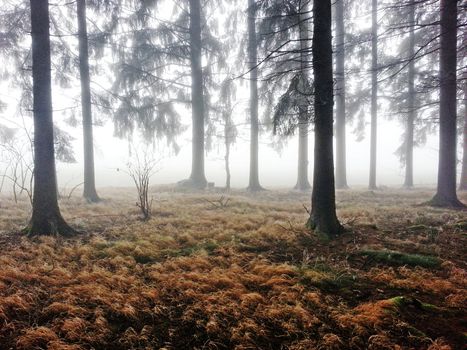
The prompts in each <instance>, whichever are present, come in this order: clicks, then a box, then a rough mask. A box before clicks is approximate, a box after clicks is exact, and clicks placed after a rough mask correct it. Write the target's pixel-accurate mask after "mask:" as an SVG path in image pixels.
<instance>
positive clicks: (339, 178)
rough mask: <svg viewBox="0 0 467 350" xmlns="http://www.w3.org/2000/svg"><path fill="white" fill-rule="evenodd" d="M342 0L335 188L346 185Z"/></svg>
mask: <svg viewBox="0 0 467 350" xmlns="http://www.w3.org/2000/svg"><path fill="white" fill-rule="evenodd" d="M344 40H345V32H344V0H336V188H339V189H345V188H348V185H347V162H346V154H345V152H346V148H345V72H344V70H345V46H344V45H345V42H344Z"/></svg>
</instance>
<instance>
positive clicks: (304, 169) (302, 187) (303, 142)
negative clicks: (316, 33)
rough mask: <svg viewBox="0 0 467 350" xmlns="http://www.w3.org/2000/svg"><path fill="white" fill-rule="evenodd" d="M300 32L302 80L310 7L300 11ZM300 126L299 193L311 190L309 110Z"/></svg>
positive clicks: (301, 111) (301, 109)
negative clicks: (309, 178) (309, 177)
mask: <svg viewBox="0 0 467 350" xmlns="http://www.w3.org/2000/svg"><path fill="white" fill-rule="evenodd" d="M299 11H300V15H299V31H300V72H301V74H302V79H303V80H307V79H308V55H307V49H308V47H309V36H308V19H309V15H308V6H306V5H305V6H303V7H302V8H301V9H299ZM298 119H299V124H298V173H297V184H296V185H295V189H296V190H299V191H307V190H309V189H310V188H311V185H310V182H309V181H308V126H309V123H310V122H309V120H310V119H309V117H308V112H307V108H305V107H303V106H300V107H299V116H298Z"/></svg>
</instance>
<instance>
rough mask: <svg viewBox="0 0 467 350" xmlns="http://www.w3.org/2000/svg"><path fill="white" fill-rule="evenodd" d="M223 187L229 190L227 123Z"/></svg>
mask: <svg viewBox="0 0 467 350" xmlns="http://www.w3.org/2000/svg"><path fill="white" fill-rule="evenodd" d="M225 128H226V129H225V130H226V132H225V134H224V136H225V157H224V159H225V189H226V190H227V191H228V190H230V140H229V138H228V137H229V135H228V132H227V124H226V126H225Z"/></svg>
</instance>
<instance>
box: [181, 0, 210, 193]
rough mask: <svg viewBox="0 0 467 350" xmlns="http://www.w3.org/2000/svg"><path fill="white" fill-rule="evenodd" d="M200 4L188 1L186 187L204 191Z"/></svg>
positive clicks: (196, 1) (198, 0) (191, 0)
mask: <svg viewBox="0 0 467 350" xmlns="http://www.w3.org/2000/svg"><path fill="white" fill-rule="evenodd" d="M201 46H202V44H201V3H200V0H190V64H191V104H192V123H193V125H192V128H193V129H192V132H193V139H192V163H191V175H190V178H189V180H188V181H187V183H186V185H188V186H189V187H193V188H197V189H204V188H206V185H207V180H206V176H205V172H204V114H205V111H204V94H203V85H204V84H203V69H202V66H201Z"/></svg>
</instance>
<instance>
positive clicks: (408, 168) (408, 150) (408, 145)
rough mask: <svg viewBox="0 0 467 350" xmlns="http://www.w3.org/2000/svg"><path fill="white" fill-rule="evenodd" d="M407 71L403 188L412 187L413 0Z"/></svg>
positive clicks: (410, 16)
mask: <svg viewBox="0 0 467 350" xmlns="http://www.w3.org/2000/svg"><path fill="white" fill-rule="evenodd" d="M409 11H410V13H409V25H410V32H409V55H408V56H409V59H410V61H409V67H408V68H409V72H408V100H407V125H406V130H405V181H404V187H405V188H412V187H413V147H414V141H413V140H414V123H415V113H416V111H415V60H414V55H415V33H414V31H415V0H411V2H410V5H409Z"/></svg>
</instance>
